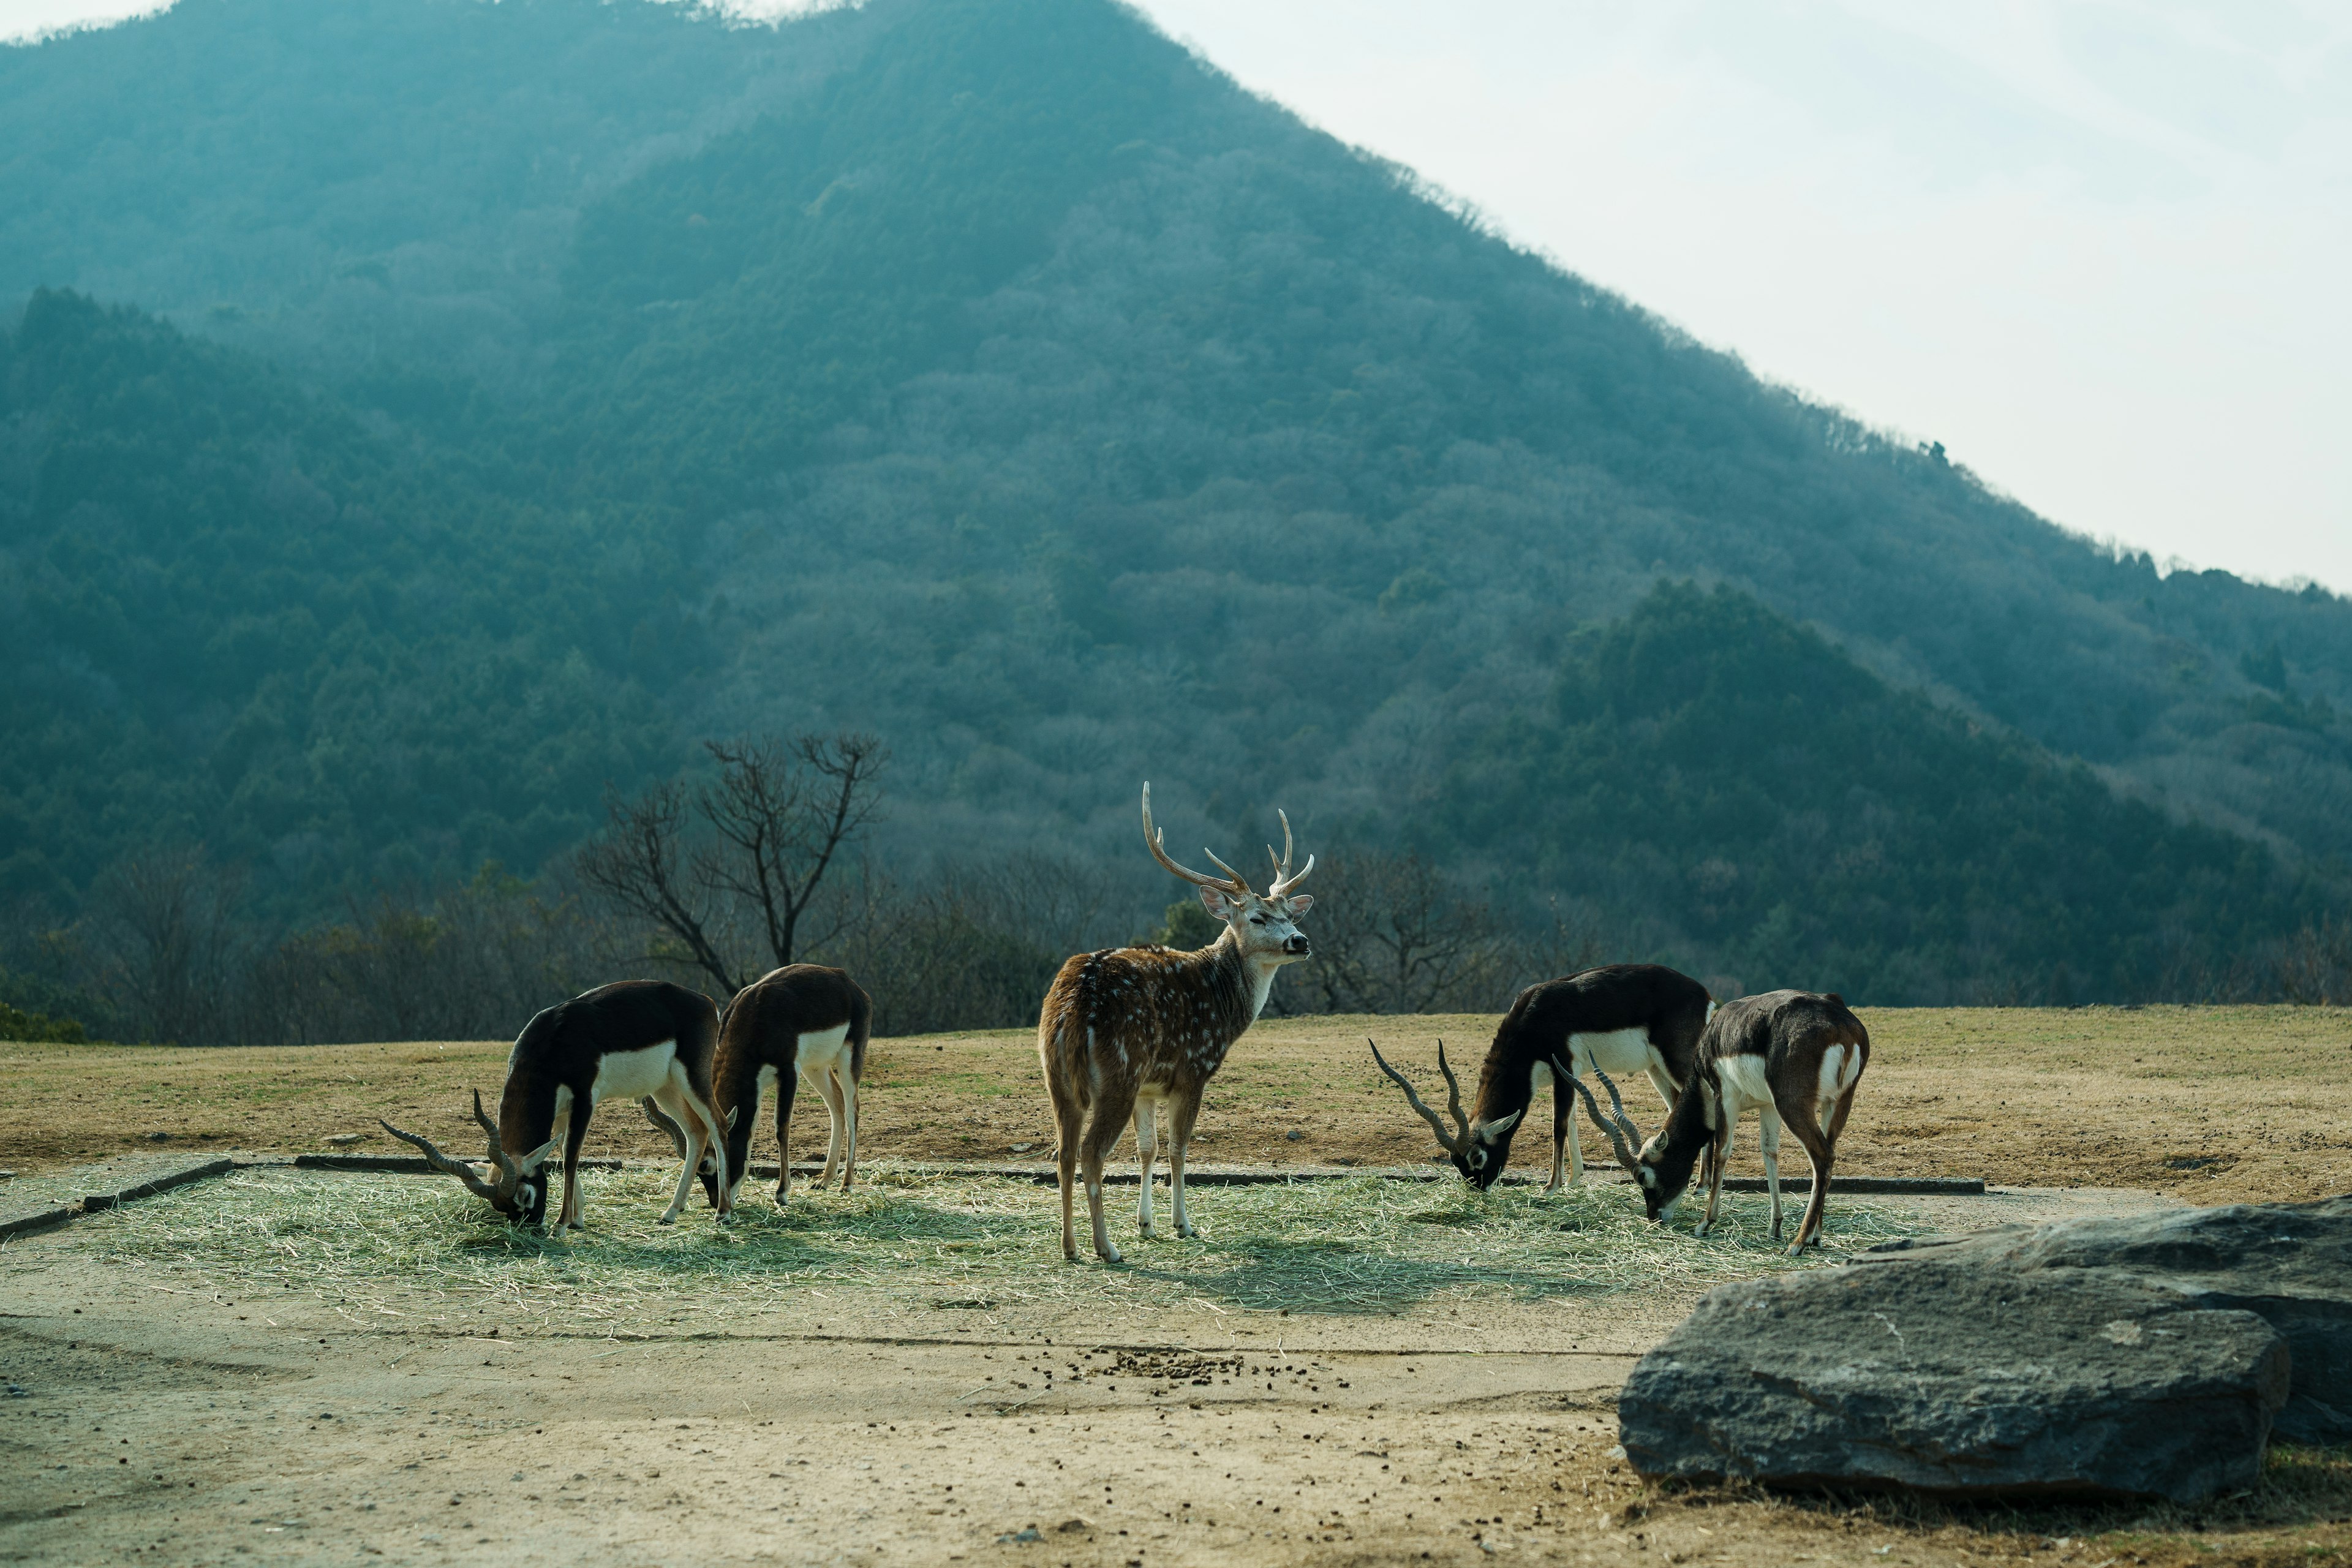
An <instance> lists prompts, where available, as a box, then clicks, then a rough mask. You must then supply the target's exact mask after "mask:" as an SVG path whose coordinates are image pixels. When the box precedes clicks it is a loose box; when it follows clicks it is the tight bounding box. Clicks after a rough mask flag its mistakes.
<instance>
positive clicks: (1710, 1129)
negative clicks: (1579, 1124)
mask: <svg viewBox="0 0 2352 1568" xmlns="http://www.w3.org/2000/svg"><path fill="white" fill-rule="evenodd" d="M1869 1065H1870V1031H1869V1030H1868V1029H1865V1028H1864V1027H1863V1025H1862V1020H1861V1019H1859V1018H1857V1017H1855V1016H1853V1010H1852V1009H1851V1008H1849V1007H1847V1006H1846V1005H1845V999H1844V998H1843V997H1842V996H1839V995H1836V994H1833V993H1832V994H1816V993H1814V992H1811V991H1768V992H1766V993H1765V994H1763V995H1761V996H1742V997H1741V998H1739V1000H1738V1001H1737V1002H1727V1003H1725V1004H1724V1005H1723V1006H1722V1007H1721V1008H1720V1009H1719V1010H1717V1013H1716V1015H1715V1016H1714V1017H1712V1018H1710V1019H1708V1020H1707V1025H1706V1033H1705V1034H1704V1035H1702V1036H1701V1037H1700V1038H1699V1045H1698V1060H1697V1062H1696V1065H1695V1066H1694V1067H1693V1068H1692V1071H1691V1079H1690V1081H1689V1082H1688V1083H1687V1084H1685V1085H1684V1087H1683V1092H1682V1095H1681V1097H1680V1098H1678V1099H1677V1100H1675V1108H1674V1110H1672V1111H1671V1112H1669V1113H1668V1115H1667V1117H1666V1125H1665V1128H1664V1131H1661V1132H1660V1133H1659V1134H1658V1135H1657V1136H1656V1137H1654V1138H1652V1139H1651V1140H1650V1141H1649V1142H1646V1143H1644V1142H1642V1134H1641V1131H1640V1130H1639V1129H1637V1128H1636V1127H1635V1126H1634V1125H1633V1121H1632V1119H1631V1118H1629V1117H1627V1116H1626V1114H1625V1102H1624V1101H1623V1100H1620V1099H1619V1098H1618V1096H1617V1086H1616V1085H1615V1084H1613V1083H1611V1082H1610V1081H1609V1079H1608V1078H1607V1076H1606V1075H1604V1074H1601V1073H1599V1072H1595V1073H1594V1074H1593V1076H1594V1077H1595V1078H1598V1079H1601V1088H1603V1089H1607V1090H1608V1091H1609V1106H1610V1110H1611V1111H1612V1121H1613V1123H1614V1124H1613V1125H1612V1121H1602V1120H1601V1107H1600V1104H1599V1103H1598V1102H1597V1101H1596V1100H1594V1099H1593V1097H1592V1091H1591V1089H1587V1088H1585V1087H1584V1085H1583V1084H1582V1083H1578V1084H1577V1085H1576V1088H1577V1090H1578V1091H1579V1092H1580V1094H1582V1095H1583V1097H1584V1106H1585V1110H1586V1111H1587V1112H1588V1113H1589V1114H1590V1115H1591V1118H1592V1123H1593V1125H1594V1126H1596V1127H1598V1128H1600V1129H1601V1131H1602V1132H1603V1133H1604V1134H1605V1135H1607V1137H1608V1139H1609V1143H1610V1147H1611V1148H1612V1149H1614V1150H1615V1151H1616V1153H1617V1161H1618V1163H1620V1164H1622V1165H1623V1166H1624V1167H1625V1169H1626V1171H1627V1172H1628V1173H1630V1174H1631V1175H1632V1176H1633V1179H1634V1180H1635V1181H1636V1182H1638V1183H1640V1184H1641V1186H1642V1202H1643V1205H1644V1206H1645V1207H1646V1208H1647V1209H1648V1210H1649V1214H1650V1217H1651V1218H1652V1219H1654V1220H1665V1219H1671V1218H1672V1217H1674V1212H1675V1205H1678V1204H1679V1203H1681V1201H1682V1196H1683V1192H1684V1190H1685V1188H1687V1187H1688V1186H1689V1185H1690V1180H1691V1171H1692V1168H1693V1167H1694V1166H1696V1164H1697V1163H1698V1161H1699V1157H1700V1155H1701V1154H1703V1153H1706V1152H1709V1151H1712V1153H1713V1163H1714V1170H1713V1173H1712V1179H1711V1180H1709V1182H1708V1183H1707V1194H1706V1215H1704V1216H1703V1217H1702V1218H1701V1219H1700V1221H1699V1223H1698V1226H1697V1234H1698V1235H1700V1236H1705V1235H1706V1233H1707V1232H1708V1230H1710V1229H1711V1228H1713V1226H1714V1225H1715V1207H1716V1203H1717V1200H1718V1199H1719V1198H1721V1197H1722V1195H1723V1162H1724V1158H1725V1156H1727V1154H1729V1153H1730V1152H1731V1133H1732V1129H1734V1128H1735V1127H1737V1126H1738V1125H1739V1119H1740V1118H1741V1117H1742V1116H1744V1115H1746V1114H1747V1113H1748V1110H1751V1109H1753V1110H1755V1112H1756V1114H1757V1119H1758V1121H1759V1122H1760V1123H1761V1126H1760V1129H1759V1134H1758V1142H1759V1143H1760V1144H1761V1145H1762V1147H1763V1150H1764V1180H1765V1184H1766V1185H1768V1186H1769V1187H1770V1189H1771V1192H1772V1239H1773V1240H1775V1241H1778V1240H1780V1125H1781V1123H1782V1122H1786V1123H1788V1127H1789V1131H1791V1132H1793V1133H1795V1134H1796V1135H1797V1142H1799V1143H1801V1144H1803V1145H1804V1149H1805V1153H1806V1154H1807V1156H1809V1157H1810V1158H1811V1161H1812V1163H1813V1190H1812V1196H1811V1201H1810V1202H1808V1203H1807V1204H1806V1205H1805V1217H1804V1221H1803V1223H1802V1224H1801V1225H1799V1226H1797V1239H1796V1240H1795V1241H1794V1242H1793V1243H1791V1244H1790V1247H1789V1251H1790V1256H1792V1257H1793V1256H1794V1255H1795V1254H1797V1253H1799V1252H1801V1251H1803V1250H1804V1248H1805V1247H1806V1246H1807V1245H1808V1244H1810V1243H1812V1242H1817V1241H1819V1240H1820V1239H1821V1233H1822V1206H1823V1205H1825V1204H1826V1203H1827V1202H1828V1201H1829V1194H1830V1167H1831V1166H1832V1164H1833V1163H1836V1159H1837V1141H1838V1134H1839V1132H1841V1131H1843V1130H1844V1128H1845V1118H1846V1112H1847V1111H1849V1110H1853V1090H1854V1086H1855V1085H1856V1084H1858V1083H1860V1082H1861V1081H1862V1072H1863V1069H1864V1068H1866V1067H1868V1066H1869ZM1555 1070H1559V1071H1565V1070H1566V1068H1565V1067H1564V1066H1563V1065H1561V1064H1557V1063H1556V1064H1555ZM1637 1145H1638V1146H1639V1152H1635V1150H1636V1146H1637Z"/></svg>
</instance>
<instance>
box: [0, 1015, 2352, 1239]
mask: <svg viewBox="0 0 2352 1568" xmlns="http://www.w3.org/2000/svg"><path fill="white" fill-rule="evenodd" d="M1863 1017H1864V1021H1865V1022H1866V1023H1867V1024H1868V1025H1869V1026H1870V1030H1871V1038H1872V1058H1871V1065H1870V1070H1869V1076H1868V1077H1867V1078H1865V1079H1864V1082H1863V1086H1862V1090H1861V1098H1860V1100H1858V1101H1857V1102H1856V1105H1855V1109H1854V1116H1853V1123H1852V1124H1851V1126H1850V1128H1849V1130H1848V1131H1847V1134H1846V1137H1845V1140H1844V1142H1843V1145H1842V1147H1841V1149H1840V1167H1841V1169H1843V1170H1845V1171H1848V1172H1851V1173H1867V1174H1874V1175H1936V1176H1983V1177H1985V1178H1986V1179H1987V1180H1989V1181H1991V1182H1995V1183H2002V1184H2021V1185H2032V1186H2120V1187H2138V1188H2147V1189H2149V1190H2152V1191H2156V1192H2160V1193H2164V1194H2170V1195H2174V1196H2177V1197H2179V1198H2182V1199H2184V1200H2186V1201H2188V1202H2191V1203H2200V1204H2205V1203H2227V1202H2240V1201H2247V1200H2256V1199H2262V1200H2284V1199H2294V1198H2299V1197H2308V1196H2313V1195H2316V1194H2325V1193H2331V1192H2343V1191H2346V1190H2347V1189H2352V1009H2347V1008H2318V1007H2147V1008H2130V1009H2119V1008H2108V1007H2085V1008H2079V1009H1945V1008H1874V1009H1870V1010H1866V1011H1865V1012H1864V1015H1863ZM1495 1022H1496V1020H1495V1019H1494V1018H1493V1017H1490V1016H1459V1017H1390V1018H1346V1017H1341V1018H1305V1019H1272V1020H1267V1021H1265V1022H1263V1023H1261V1024H1259V1025H1258V1026H1255V1028H1253V1029H1252V1030H1251V1031H1250V1033H1249V1034H1248V1035H1246V1036H1244V1037H1243V1040H1242V1043H1241V1045H1240V1047H1238V1048H1237V1049H1236V1050H1235V1051H1234V1056H1233V1059H1232V1061H1231V1062H1230V1063H1229V1064H1228V1066H1227V1067H1226V1068H1225V1070H1224V1071H1223V1073H1222V1074H1220V1075H1219V1076H1218V1078H1217V1079H1216V1080H1215V1083H1214V1084H1213V1087H1212V1089H1211V1090H1210V1092H1209V1095H1208V1098H1207V1100H1206V1102H1205V1103H1204V1105H1203V1106H1202V1112H1201V1123H1200V1132H1199V1136H1198V1140H1197V1142H1196V1154H1195V1158H1196V1159H1197V1160H1199V1161H1201V1162H1203V1163H1220V1162H1230V1163H1321V1164H1331V1163H1356V1164H1365V1165H1382V1164H1402V1163H1412V1162H1415V1161H1419V1160H1422V1159H1424V1158H1426V1157H1427V1156H1428V1155H1429V1154H1430V1153H1431V1152H1433V1146H1432V1145H1431V1143H1430V1142H1429V1138H1428V1134H1427V1131H1426V1130H1425V1129H1423V1127H1422V1125H1421V1123H1420V1122H1419V1121H1417V1120H1416V1119H1415V1118H1414V1117H1413V1116H1412V1113H1411V1112H1410V1111H1408V1110H1406V1109H1405V1107H1404V1105H1403V1102H1402V1100H1401V1099H1400V1097H1399V1096H1398V1095H1397V1094H1396V1092H1395V1090H1394V1089H1391V1088H1390V1087H1389V1086H1388V1085H1387V1083H1386V1082H1385V1081H1383V1080H1382V1079H1381V1078H1380V1076H1379V1074H1378V1073H1377V1072H1376V1071H1375V1069H1374V1068H1373V1066H1372V1061H1371V1057H1370V1053H1369V1052H1368V1051H1367V1050H1366V1049H1365V1048H1364V1040H1365V1037H1367V1036H1368V1035H1369V1036H1370V1037H1374V1038H1376V1039H1378V1040H1379V1041H1380V1042H1381V1048H1382V1050H1383V1051H1385V1052H1387V1053H1388V1055H1389V1057H1390V1058H1391V1060H1393V1061H1397V1062H1399V1063H1400V1064H1401V1065H1404V1066H1406V1067H1407V1069H1408V1070H1410V1071H1414V1072H1416V1073H1417V1074H1418V1075H1419V1076H1422V1077H1423V1078H1424V1079H1426V1080H1427V1081H1429V1082H1431V1083H1433V1084H1434V1083H1435V1082H1436V1067H1435V1063H1436V1043H1437V1041H1439V1040H1440V1039H1443V1040H1444V1041H1446V1042H1447V1054H1448V1056H1449V1058H1451V1059H1453V1060H1454V1062H1455V1064H1456V1068H1457V1070H1458V1071H1460V1072H1461V1073H1462V1075H1463V1077H1464V1079H1465V1090H1466V1089H1467V1088H1468V1087H1469V1086H1470V1085H1472V1084H1475V1081H1476V1064H1477V1062H1478V1060H1479V1058H1481V1057H1482V1056H1483V1055H1484V1053H1485V1050H1486V1042H1487V1041H1488V1040H1489V1039H1490V1038H1491V1037H1492V1036H1493V1032H1494V1027H1495ZM506 1053H507V1043H506V1042H504V1041H495V1042H493V1041H476V1042H447V1043H434V1042H412V1043H405V1044H393V1045H362V1046H314V1047H255V1048H247V1049H241V1050H210V1051H205V1050H176V1049H169V1048H159V1047H121V1046H82V1047H73V1046H25V1045H0V1075H5V1082H6V1084H7V1085H8V1090H7V1093H6V1094H5V1095H0V1166H9V1167H14V1168H16V1169H17V1170H20V1171H38V1170H42V1169H45V1168H49V1167H53V1166H57V1165H61V1164H69V1163H77V1162H80V1161H87V1160H94V1159H98V1158H100V1157H102V1156H104V1155H107V1154H111V1153H115V1152H121V1151H123V1150H127V1149H151V1148H152V1147H153V1146H154V1142H151V1140H152V1141H157V1142H162V1141H166V1140H168V1142H171V1143H173V1144H186V1145H189V1146H193V1147H194V1148H198V1149H206V1150H211V1149H219V1150H228V1149H237V1150H250V1151H257V1152H304V1151H311V1150H319V1149H323V1148H325V1147H326V1143H325V1140H326V1139H328V1138H329V1137H331V1136H335V1135H339V1134H340V1135H349V1134H353V1133H356V1134H359V1135H361V1137H362V1139H363V1140H364V1142H361V1143H360V1144H358V1145H356V1147H357V1148H359V1149H361V1150H366V1151H377V1152H387V1153H400V1152H407V1151H406V1150H405V1148H404V1146H403V1145H400V1144H397V1143H395V1142H394V1141H393V1140H392V1139H390V1138H387V1137H385V1136H384V1135H383V1133H382V1132H381V1131H378V1130H377V1128H376V1125H375V1118H376V1117H378V1116H383V1117H386V1118H388V1119H390V1120H391V1121H396V1122H398V1123H400V1124H401V1125H403V1126H404V1127H410V1128H414V1129H415V1130H417V1131H424V1132H426V1133H428V1134H429V1135H431V1136H433V1137H435V1138H437V1139H441V1140H444V1141H445V1144H446V1146H447V1147H450V1148H452V1149H453V1150H457V1151H459V1152H465V1153H467V1154H471V1153H474V1152H477V1150H476V1144H477V1143H478V1133H476V1132H475V1131H473V1128H472V1122H471V1121H470V1120H469V1119H468V1118H467V1113H466V1107H467V1090H468V1089H469V1088H478V1089H482V1090H483V1091H484V1093H485V1095H486V1096H487V1097H488V1099H489V1100H491V1102H492V1103H493V1104H495V1103H496V1099H497V1093H498V1089H499V1084H500V1082H501V1081H502V1080H503V1078H504V1072H505V1065H506ZM1624 1088H1625V1089H1626V1104H1627V1107H1628V1109H1629V1110H1632V1112H1633V1117H1634V1119H1635V1120H1636V1121H1638V1122H1640V1123H1641V1124H1642V1126H1643V1130H1644V1131H1647V1130H1649V1129H1650V1128H1652V1127H1653V1126H1654V1125H1655V1123H1656V1121H1657V1120H1658V1117H1659V1115H1660V1111H1661V1108H1660V1106H1659V1105H1658V1102H1657V1099H1656V1096H1655V1095H1654V1093H1652V1092H1651V1091H1650V1090H1649V1089H1647V1088H1645V1087H1642V1086H1639V1085H1626V1086H1624ZM1548 1109H1549V1101H1548V1100H1547V1101H1546V1103H1545V1105H1543V1106H1539V1107H1538V1110H1537V1112H1536V1114H1535V1115H1534V1116H1532V1117H1531V1118H1530V1121H1533V1122H1535V1123H1536V1126H1535V1128H1534V1129H1533V1130H1532V1131H1533V1135H1532V1136H1522V1137H1520V1138H1519V1139H1518V1140H1517V1142H1516V1145H1515V1147H1514V1150H1513V1159H1514V1163H1515V1164H1516V1165H1517V1166H1518V1167H1519V1168H1520V1169H1523V1170H1534V1171H1541V1170H1542V1169H1543V1168H1544V1167H1545V1165H1546V1163H1547V1162H1548V1161H1549V1151H1548V1150H1547V1149H1546V1147H1545V1146H1544V1140H1545V1137H1546V1136H1547V1133H1546V1131H1545V1121H1546V1113H1547V1111H1548ZM862 1112H863V1131H862V1136H861V1140H860V1142H861V1149H862V1152H863V1153H865V1154H866V1155H867V1156H873V1157H890V1156H898V1157H902V1158H908V1159H929V1160H940V1159H973V1160H1003V1159H1013V1158H1030V1159H1042V1158H1044V1157H1045V1155H1046V1153H1047V1152H1049V1151H1050V1150H1051V1148H1052V1146H1053V1129H1052V1125H1051V1123H1050V1121H1049V1120H1048V1117H1047V1114H1046V1110H1045V1090H1044V1088H1043V1086H1042V1084H1041V1082H1040V1080H1039V1077H1038V1070H1037V1058H1036V1051H1035V1047H1034V1043H1033V1037H1032V1036H1031V1035H1030V1034H1029V1033H1027V1032H1025V1031H1011V1030H1007V1031H1001V1032H995V1033H989V1034H978V1035H942V1036H926V1037H913V1038H907V1039H886V1040H877V1041H876V1042H875V1045H874V1048H873V1052H872V1056H871V1058H869V1065H868V1068H867V1077H866V1094H865V1096H864V1104H863V1107H862ZM769 1127H772V1118H763V1121H762V1122H761V1128H762V1130H763V1131H762V1133H761V1141H760V1142H758V1143H755V1145H754V1149H755V1152H759V1153H760V1154H761V1155H772V1153H773V1145H772V1142H771V1141H770V1138H769V1135H768V1134H767V1132H766V1131H764V1130H765V1129H767V1128H769ZM794 1130H795V1137H796V1143H795V1147H796V1148H797V1149H798V1150H800V1151H802V1152H807V1153H819V1154H821V1153H822V1152H823V1150H822V1146H823V1140H824V1110H823V1107H822V1106H821V1105H817V1104H816V1103H815V1102H814V1100H808V1101H805V1102H804V1103H803V1105H801V1106H799V1107H797V1108H796V1110H795V1118H794ZM1587 1131H1588V1133H1589V1131H1590V1129H1589V1128H1588V1129H1587ZM159 1134H160V1135H162V1138H161V1139H159V1138H158V1135H159ZM1293 1134H1297V1136H1295V1137H1294V1136H1292V1135H1293ZM1585 1142H1586V1145H1587V1153H1588V1154H1595V1153H1597V1154H1599V1155H1601V1157H1602V1158H1604V1159H1605V1158H1606V1150H1605V1148H1601V1147H1599V1146H1598V1145H1599V1142H1600V1141H1599V1140H1598V1139H1596V1138H1592V1137H1590V1136H1588V1137H1587V1138H1586V1139H1585ZM587 1151H588V1152H590V1153H617V1154H622V1155H632V1156H637V1155H642V1156H654V1155H660V1154H666V1153H667V1145H666V1144H664V1143H662V1142H660V1141H659V1140H658V1139H657V1138H656V1135H655V1134H654V1132H653V1131H652V1130H651V1129H650V1128H648V1127H647V1126H646V1124H645V1123H644V1121H642V1120H641V1119H639V1117H638V1116H637V1114H636V1112H635V1108H634V1107H608V1108H607V1109H606V1110H604V1113H603V1114H602V1115H601V1116H600V1117H599V1118H598V1120H597V1121H596V1124H595V1126H594V1128H593V1131H591V1133H590V1135H589V1139H588V1143H587ZM1791 1158H1792V1159H1794V1160H1795V1161H1796V1162H1797V1165H1796V1173H1798V1174H1801V1173H1802V1170H1803V1164H1802V1162H1803V1156H1802V1154H1801V1152H1793V1151H1792V1152H1791ZM1733 1168H1734V1170H1735V1171H1750V1172H1753V1171H1760V1169H1761V1167H1760V1165H1759V1163H1757V1161H1756V1155H1755V1142H1754V1137H1753V1129H1752V1127H1751V1128H1750V1129H1749V1132H1748V1137H1747V1138H1746V1139H1745V1140H1744V1142H1742V1144H1741V1146H1740V1150H1739V1152H1738V1154H1737V1155H1736V1156H1735V1161H1734V1166H1733Z"/></svg>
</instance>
